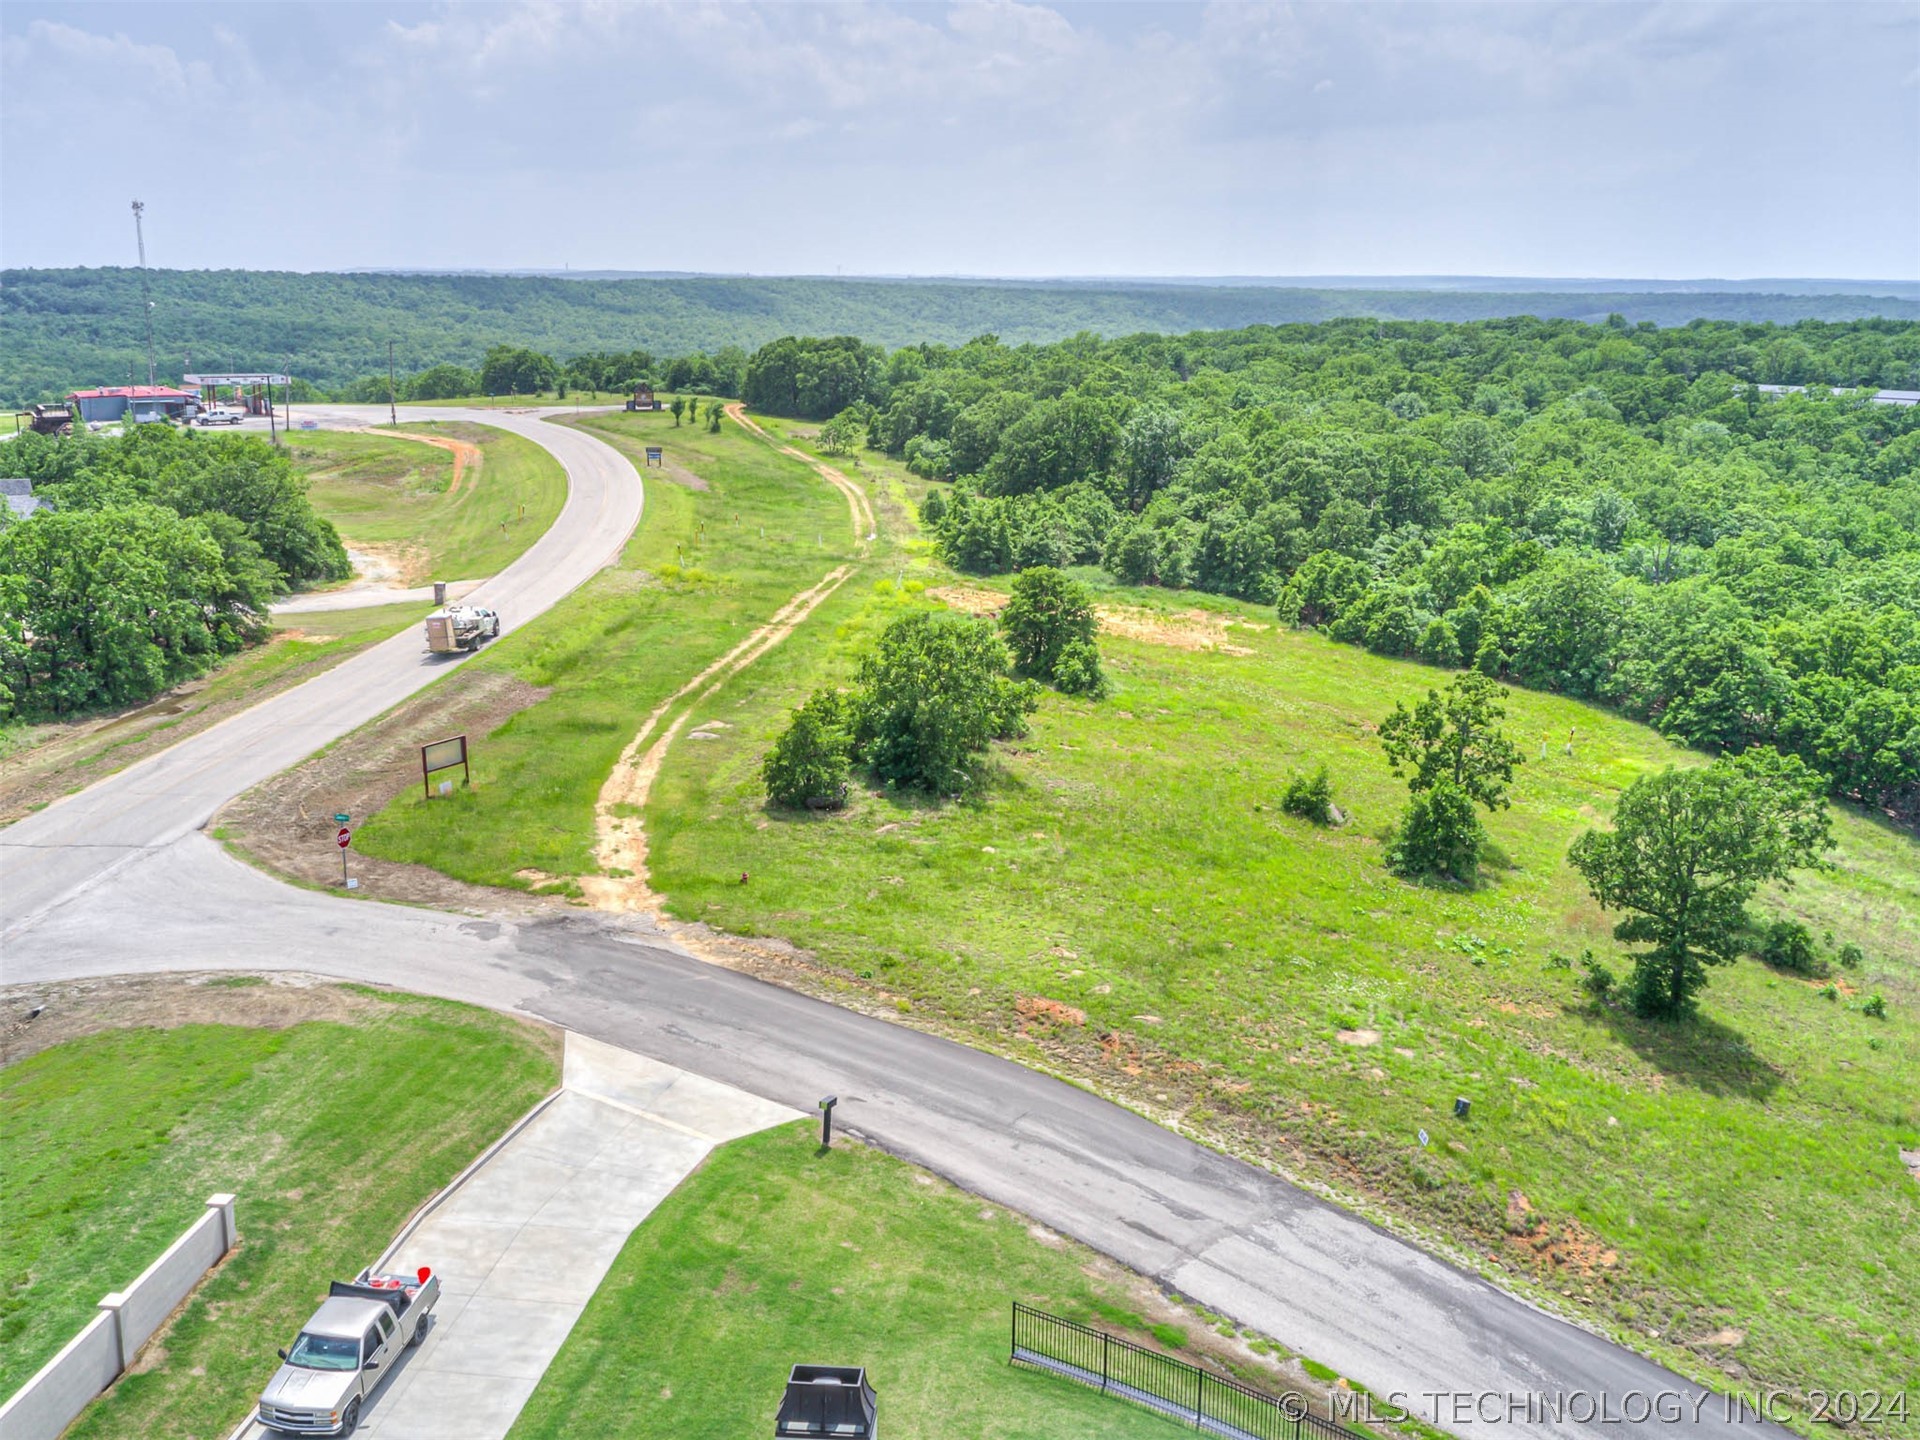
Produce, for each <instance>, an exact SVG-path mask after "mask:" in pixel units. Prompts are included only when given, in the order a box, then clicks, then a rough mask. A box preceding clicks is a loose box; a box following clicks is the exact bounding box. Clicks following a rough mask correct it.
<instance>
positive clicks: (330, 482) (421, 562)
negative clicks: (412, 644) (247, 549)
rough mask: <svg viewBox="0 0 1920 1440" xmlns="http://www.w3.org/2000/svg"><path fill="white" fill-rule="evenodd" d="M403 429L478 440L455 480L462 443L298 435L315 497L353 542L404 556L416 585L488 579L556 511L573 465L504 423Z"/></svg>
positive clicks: (299, 456)
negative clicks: (453, 447) (472, 458)
mask: <svg viewBox="0 0 1920 1440" xmlns="http://www.w3.org/2000/svg"><path fill="white" fill-rule="evenodd" d="M398 433H399V434H401V435H416V436H435V437H439V438H441V439H448V440H457V441H460V442H462V443H463V444H465V445H467V446H469V447H477V449H478V453H479V463H478V464H471V463H470V464H466V465H465V466H464V467H463V469H462V473H461V475H460V481H459V485H458V486H457V487H456V486H455V485H454V468H455V467H454V455H453V452H452V451H450V450H447V449H443V448H441V447H440V446H438V445H429V444H425V443H422V441H420V440H418V439H414V440H405V439H399V438H396V435H395V434H394V433H393V432H387V433H380V432H367V433H362V432H357V431H330V430H302V431H297V432H295V434H294V436H293V438H292V439H291V440H290V441H289V445H290V447H291V452H292V455H293V459H294V461H295V463H296V464H298V465H299V466H300V467H301V469H302V470H303V471H305V472H306V475H307V481H308V489H307V494H308V496H309V498H311V500H312V501H313V506H314V508H315V509H316V510H318V511H319V512H320V513H321V514H322V515H324V516H326V517H327V518H328V519H329V520H331V521H332V522H333V523H334V526H335V527H336V528H337V529H338V530H339V531H340V534H341V537H342V538H343V539H344V540H346V542H347V543H348V544H349V545H357V546H374V547H379V548H381V549H383V550H384V551H386V552H387V553H388V554H389V555H390V556H391V557H392V558H394V559H395V560H397V561H399V562H401V563H402V567H403V574H402V577H401V578H402V579H404V581H405V583H407V584H409V585H417V584H424V583H426V582H427V581H428V580H478V579H481V578H484V577H485V576H488V575H492V574H495V573H497V572H498V571H500V570H503V569H505V568H506V567H507V565H509V564H510V563H512V561H513V560H514V559H515V558H517V557H518V556H519V554H520V552H521V551H523V550H525V549H526V548H527V546H529V545H531V544H532V543H533V542H534V541H535V540H537V539H539V538H540V536H541V535H543V534H544V533H546V529H547V527H548V526H549V525H551V524H552V523H553V521H554V517H555V516H557V515H558V514H559V513H560V509H561V507H562V506H563V505H564V504H565V503H566V499H567V475H566V471H565V470H564V469H563V468H561V465H560V462H559V461H557V460H555V459H554V458H553V457H552V456H551V455H549V454H548V453H547V452H546V451H545V450H542V449H541V448H540V447H539V446H538V445H535V444H534V443H533V442H532V441H530V440H523V439H522V438H520V437H519V436H518V435H512V434H509V433H508V432H506V431H504V430H495V429H493V428H491V427H490V426H485V425H468V424H464V423H458V424H453V423H441V422H434V423H430V424H408V425H404V426H402V427H401V428H400V431H399V432H398Z"/></svg>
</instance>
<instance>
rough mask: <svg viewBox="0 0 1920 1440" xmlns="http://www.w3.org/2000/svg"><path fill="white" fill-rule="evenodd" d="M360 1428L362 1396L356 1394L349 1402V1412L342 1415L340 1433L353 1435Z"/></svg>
mask: <svg viewBox="0 0 1920 1440" xmlns="http://www.w3.org/2000/svg"><path fill="white" fill-rule="evenodd" d="M359 1428H360V1397H359V1396H357V1395H356V1396H355V1397H354V1398H353V1399H351V1400H349V1401H348V1402H347V1413H346V1414H344V1415H342V1416H341V1417H340V1433H341V1434H342V1435H351V1434H352V1433H353V1432H354V1431H355V1430H358V1429H359Z"/></svg>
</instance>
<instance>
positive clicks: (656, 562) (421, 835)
mask: <svg viewBox="0 0 1920 1440" xmlns="http://www.w3.org/2000/svg"><path fill="white" fill-rule="evenodd" d="M582 428H584V429H587V430H589V431H591V432H592V433H593V434H595V435H598V436H600V437H601V438H602V439H605V440H607V441H609V442H610V443H612V444H614V445H615V446H617V447H619V448H620V449H621V450H622V451H623V452H624V453H626V454H627V455H628V456H629V457H630V458H632V459H633V461H634V462H635V464H636V466H640V467H644V464H645V455H644V451H645V447H646V446H647V445H648V444H658V445H663V446H664V447H665V449H666V452H667V457H668V459H669V460H671V461H672V462H673V463H674V464H675V465H676V466H677V467H681V466H683V467H686V470H688V471H691V472H693V473H695V474H697V476H698V477H699V479H700V480H701V481H702V483H704V484H705V485H706V486H707V487H708V488H707V489H705V490H696V489H693V488H691V487H689V486H688V485H686V484H684V483H680V482H679V481H677V480H675V479H670V478H668V476H667V475H666V474H665V473H663V472H662V471H661V470H660V469H658V468H655V469H652V470H644V469H643V474H644V477H645V481H644V483H645V485H646V509H645V513H644V514H643V515H642V517H641V521H640V529H639V530H638V532H637V533H636V534H635V536H634V538H633V540H632V541H631V542H630V543H629V544H628V546H627V549H626V552H625V554H624V555H623V556H622V557H621V559H620V561H619V563H618V564H616V565H615V566H613V567H612V568H610V569H609V570H607V571H605V572H604V573H602V574H601V575H599V576H597V577H596V578H595V579H594V580H592V581H590V582H589V583H588V584H587V585H585V586H583V587H582V588H581V589H580V590H579V591H578V592H576V593H575V594H574V595H572V596H569V597H568V598H567V599H565V600H563V601H562V602H561V603H560V604H559V605H557V606H555V607H554V608H553V610H552V611H550V612H549V613H547V614H546V615H543V616H541V617H540V618H539V619H537V620H535V621H534V622H533V623H532V624H530V625H528V626H526V627H525V628H524V629H522V630H519V631H516V632H515V633H514V634H511V635H509V636H507V637H506V638H505V639H503V640H502V641H501V642H500V643H499V644H498V645H497V646H489V647H488V648H487V650H486V651H485V652H484V653H483V654H482V655H481V656H480V657H479V658H478V659H476V660H474V661H473V662H472V663H470V664H469V665H467V666H464V667H462V669H461V671H460V673H459V674H458V675H455V676H453V677H450V679H449V681H448V682H446V683H448V684H451V685H455V686H457V685H459V684H460V683H461V678H462V677H463V676H468V675H474V674H478V673H483V670H484V667H500V668H504V669H505V670H507V671H509V672H510V673H512V674H514V675H516V676H518V677H519V678H521V679H523V680H525V681H527V682H528V683H530V684H532V685H536V686H539V687H541V688H542V689H545V690H546V691H548V694H547V696H546V698H544V699H543V700H541V701H540V702H538V703H537V704H535V705H533V706H531V707H530V708H528V709H526V710H523V711H522V712H520V713H519V714H517V715H515V716H514V717H513V718H512V719H511V720H509V721H508V722H507V723H506V724H505V725H503V726H502V727H500V728H499V729H498V730H496V731H495V732H494V733H492V734H491V735H487V736H475V737H474V738H473V757H474V758H473V788H472V789H471V790H463V791H456V793H455V795H454V796H453V798H452V799H451V800H434V801H431V802H429V801H426V800H423V799H422V798H421V797H420V795H419V794H418V793H417V792H415V791H412V790H405V791H402V792H401V793H400V794H399V795H398V796H397V797H395V799H394V800H393V801H392V802H391V803H389V804H388V805H387V807H386V808H385V809H384V810H382V811H381V812H380V813H379V814H378V815H377V816H375V817H374V818H373V820H372V822H371V823H370V824H368V825H367V826H366V827H365V828H363V829H362V830H360V831H358V832H357V833H356V836H355V844H356V845H363V846H364V848H366V849H367V850H368V852H369V853H371V854H375V855H379V856H381V857H383V858H385V859H388V860H399V861H414V862H418V863H420V864H424V865H430V866H432V867H433V868H434V869H436V870H440V871H442V872H444V873H445V874H448V875H453V876H455V877H457V878H459V879H462V880H469V881H474V882H476V883H480V884H492V885H507V886H518V887H525V886H526V885H527V884H528V883H529V881H528V878H527V877H526V875H524V874H523V873H522V872H535V873H536V874H537V875H554V876H575V875H580V874H583V873H587V872H589V871H591V870H593V869H594V866H595V861H594V858H593V843H594V815H593V807H594V801H595V799H596V798H597V797H598V795H599V792H600V787H601V785H602V784H603V783H604V782H605V781H606V779H607V776H608V775H609V773H611V771H612V769H613V766H614V762H615V761H616V760H617V759H618V758H619V755H620V752H621V750H622V749H623V748H624V747H625V746H626V744H627V742H628V741H630V740H631V739H632V738H633V736H634V735H635V733H636V732H637V731H638V730H639V728H640V726H641V725H642V723H644V721H645V720H646V717H647V716H648V714H649V713H651V711H652V710H653V709H654V707H655V706H657V705H658V704H659V703H660V702H661V701H663V700H665V699H666V698H667V697H668V696H669V695H671V694H673V693H674V691H676V690H678V689H679V688H680V687H681V686H682V685H683V684H685V683H686V682H687V681H688V680H690V679H691V678H693V676H695V675H696V674H698V673H699V672H700V671H701V670H703V669H704V668H705V667H706V666H707V665H709V664H711V663H712V662H713V661H715V660H717V659H719V658H720V657H721V656H722V655H724V654H726V652H727V651H729V650H731V649H732V648H733V647H734V646H735V645H737V644H739V643H740V642H741V641H742V640H744V639H746V638H747V636H748V635H750V634H751V633H752V632H753V631H754V630H755V629H757V628H758V627H759V626H761V625H763V624H765V623H766V622H767V621H769V620H770V619H772V618H773V616H774V614H775V612H777V611H778V610H779V609H780V607H781V606H782V605H784V604H785V603H786V602H787V601H788V600H790V599H792V598H793V597H794V596H795V595H797V594H799V593H800V592H801V591H802V590H805V589H807V588H808V587H810V586H812V585H814V584H815V583H817V582H818V581H819V580H820V579H821V578H822V577H823V576H825V575H826V574H827V572H828V571H830V570H832V569H833V568H834V567H835V566H837V565H840V564H843V563H846V562H848V561H849V560H851V559H852V557H853V550H854V544H853V532H852V528H851V526H850V525H849V523H848V519H847V506H846V501H845V500H844V499H843V498H842V497H841V496H840V494H839V493H838V492H837V491H835V490H834V489H833V488H832V487H831V486H829V485H828V484H827V483H826V482H825V481H823V480H821V479H820V478H819V477H818V476H817V475H815V474H814V473H813V472H812V471H811V470H809V469H808V468H807V467H806V466H805V465H803V464H801V463H800V462H799V461H797V460H793V459H791V458H789V457H786V456H782V455H779V454H777V453H775V452H774V450H773V449H772V448H771V447H769V446H768V445H766V444H765V443H763V442H762V441H759V440H757V439H755V438H753V437H752V436H749V435H747V434H745V433H744V432H742V431H741V429H740V428H739V427H738V426H736V425H733V424H731V423H729V424H727V425H726V426H725V428H723V429H722V430H720V431H719V432H718V433H709V432H708V431H706V430H705V429H704V428H702V427H694V426H686V425H682V426H675V425H674V424H673V422H672V418H671V417H670V416H668V415H665V414H658V415H656V414H626V413H620V414H614V415H602V416H588V417H586V418H585V420H584V421H583V422H582Z"/></svg>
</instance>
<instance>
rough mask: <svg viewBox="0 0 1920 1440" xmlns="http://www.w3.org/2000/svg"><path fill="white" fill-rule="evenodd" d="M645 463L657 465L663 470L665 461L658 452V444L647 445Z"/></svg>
mask: <svg viewBox="0 0 1920 1440" xmlns="http://www.w3.org/2000/svg"><path fill="white" fill-rule="evenodd" d="M647 464H648V465H658V466H659V467H660V468H661V469H663V470H664V469H665V468H666V465H667V462H666V460H665V459H664V458H663V457H662V455H661V453H660V447H659V446H658V445H649V446H647Z"/></svg>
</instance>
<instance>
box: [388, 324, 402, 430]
mask: <svg viewBox="0 0 1920 1440" xmlns="http://www.w3.org/2000/svg"><path fill="white" fill-rule="evenodd" d="M393 390H394V386H393V341H391V340H389V341H387V420H388V422H389V423H391V424H392V426H393V428H394V429H396V430H398V429H399V428H400V412H399V411H398V410H397V409H395V408H394V398H393Z"/></svg>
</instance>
